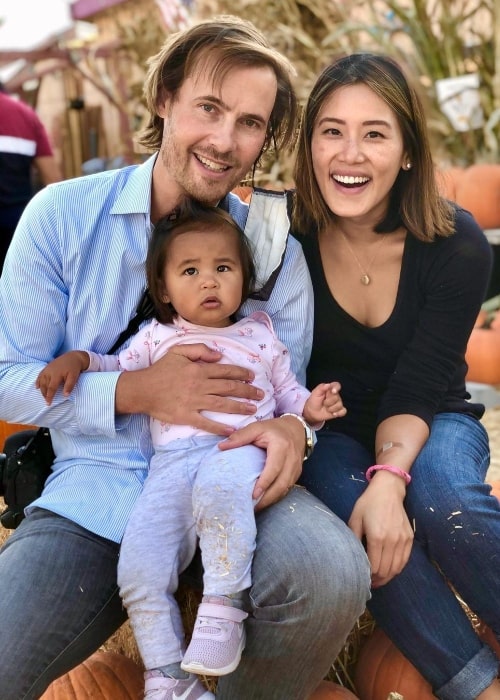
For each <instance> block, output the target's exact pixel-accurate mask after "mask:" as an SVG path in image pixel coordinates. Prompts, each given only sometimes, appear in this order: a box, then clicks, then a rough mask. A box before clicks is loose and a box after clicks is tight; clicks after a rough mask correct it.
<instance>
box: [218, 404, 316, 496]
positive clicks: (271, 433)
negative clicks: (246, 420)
mask: <svg viewBox="0 0 500 700" xmlns="http://www.w3.org/2000/svg"><path fill="white" fill-rule="evenodd" d="M242 445H256V446H257V447H262V449H264V450H266V451H267V458H266V464H265V466H264V469H263V471H262V474H261V475H260V476H259V478H258V479H257V482H256V484H255V489H254V492H253V498H254V499H260V500H259V503H258V506H257V510H261V509H262V508H266V507H267V506H269V505H271V503H275V502H276V501H279V500H281V499H282V498H283V497H284V496H286V495H287V493H288V492H289V491H290V489H291V488H292V486H293V485H294V484H295V482H296V481H297V479H298V478H299V476H300V475H301V473H302V463H303V461H304V450H305V435H304V428H303V426H302V425H301V423H300V421H298V420H297V419H296V418H293V417H292V416H286V417H283V418H273V419H271V420H265V421H255V422H254V423H251V424H250V425H246V426H245V427H244V428H241V429H240V430H236V431H235V432H233V434H232V435H231V436H230V437H228V439H227V440H224V441H223V442H220V443H219V448H220V449H221V450H231V449H233V448H234V447H241V446H242Z"/></svg>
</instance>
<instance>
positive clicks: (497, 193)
mask: <svg viewBox="0 0 500 700" xmlns="http://www.w3.org/2000/svg"><path fill="white" fill-rule="evenodd" d="M455 201H456V202H458V204H460V206H462V207H463V208H464V209H468V210H469V211H470V212H471V213H472V214H473V215H474V218H475V219H476V221H477V222H478V224H479V225H480V226H481V228H483V229H488V228H498V227H499V226H500V207H499V206H498V202H500V164H497V163H476V164H474V165H470V166H469V167H468V168H465V170H464V172H463V175H462V177H460V178H459V180H458V182H457V185H456V191H455Z"/></svg>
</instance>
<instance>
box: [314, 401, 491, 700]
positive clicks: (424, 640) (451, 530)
mask: <svg viewBox="0 0 500 700" xmlns="http://www.w3.org/2000/svg"><path fill="white" fill-rule="evenodd" d="M371 464H373V455H372V454H370V453H369V452H367V450H366V449H365V448H364V447H362V446H361V445H360V444H359V443H357V442H356V441H355V440H353V439H352V438H350V437H347V436H345V435H341V434H338V433H334V432H328V431H323V432H321V433H320V434H319V440H318V444H317V445H316V448H315V450H314V454H313V456H312V458H311V459H310V460H308V461H307V462H306V464H305V467H304V472H303V476H302V479H301V483H303V484H304V485H305V486H306V487H307V488H308V489H309V490H310V491H311V492H312V493H314V494H315V495H316V496H318V497H319V498H320V499H321V500H322V501H323V502H324V503H326V504H327V505H328V506H329V508H331V509H332V510H333V511H334V512H335V513H337V514H338V515H339V516H340V517H341V518H342V519H343V520H344V521H346V522H347V521H348V520H349V516H350V514H351V511H352V509H353V506H354V504H355V502H356V500H357V499H358V497H359V496H360V494H361V493H362V492H363V490H364V489H365V488H366V486H367V482H366V480H365V478H364V473H365V472H366V469H367V468H368V467H369V466H370V465H371ZM488 464H489V447H488V438H487V435H486V431H485V430H484V427H483V426H482V425H481V423H479V422H478V421H477V420H476V419H475V418H472V417H469V416H465V415H460V414H454V413H446V414H438V415H437V416H436V417H435V419H434V423H433V426H432V431H431V435H430V437H429V440H428V442H427V443H426V445H425V447H424V449H423V450H422V451H421V453H420V455H419V456H418V458H417V460H416V461H415V463H414V465H413V467H412V470H411V476H412V482H411V484H410V485H409V487H408V490H407V496H406V501H405V507H406V511H407V513H408V517H409V519H410V522H411V523H412V524H413V526H414V529H415V540H414V544H413V548H412V553H411V557H410V559H409V561H408V563H407V565H406V567H405V568H404V570H403V571H402V573H401V574H399V576H396V577H395V578H394V579H393V580H392V581H390V582H389V583H388V584H386V585H385V586H383V587H381V588H379V589H374V590H373V591H372V599H371V601H370V602H369V604H368V608H369V609H370V611H371V612H372V614H373V616H374V618H375V620H376V621H377V623H378V625H379V626H380V627H382V628H383V629H384V630H385V632H386V633H387V634H388V636H389V637H390V638H391V639H392V640H393V642H394V643H395V644H396V645H397V646H398V647H399V649H400V650H401V651H402V652H403V653H404V655H405V656H406V657H407V658H408V659H409V660H410V661H411V662H412V663H413V664H414V666H416V667H417V668H418V669H419V671H420V672H421V673H422V675H423V676H424V677H425V678H426V679H427V680H428V681H429V682H430V684H431V685H432V688H433V692H434V694H435V695H436V696H437V697H438V698H442V699H443V700H473V699H474V698H476V697H477V695H478V694H479V693H480V692H482V691H483V690H484V689H485V688H487V687H488V686H489V685H490V684H491V682H492V681H493V679H494V678H495V677H496V675H497V672H498V659H497V658H496V656H495V655H494V654H493V652H492V651H491V649H490V648H489V647H488V646H486V645H484V644H483V643H482V642H481V641H480V639H479V637H478V636H477V635H476V633H475V632H474V630H473V628H472V626H471V623H470V621H469V618H468V617H467V615H466V614H465V613H464V611H463V609H462V607H461V606H460V604H459V603H458V601H457V598H456V596H455V595H454V593H453V592H452V590H451V588H450V587H449V585H448V583H447V581H449V582H450V583H451V584H452V585H453V586H454V587H455V589H456V591H457V592H458V593H459V594H460V596H461V597H462V599H463V600H464V601H465V602H466V603H467V604H468V605H469V607H470V608H471V610H473V611H474V612H475V613H476V614H477V615H478V616H479V618H480V619H481V620H482V621H483V622H485V623H486V624H487V625H488V626H489V627H491V629H492V630H493V631H494V632H496V635H497V637H498V636H499V635H500V507H499V503H498V500H497V499H496V498H494V497H493V496H491V495H490V487H489V486H487V485H486V484H484V478H485V475H486V471H487V468H488ZM436 565H437V566H436Z"/></svg>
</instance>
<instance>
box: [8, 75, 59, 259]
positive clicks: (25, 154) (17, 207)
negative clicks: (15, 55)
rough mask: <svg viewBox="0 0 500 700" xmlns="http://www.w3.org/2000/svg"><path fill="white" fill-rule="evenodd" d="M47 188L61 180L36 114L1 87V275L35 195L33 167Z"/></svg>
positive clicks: (43, 129)
mask: <svg viewBox="0 0 500 700" xmlns="http://www.w3.org/2000/svg"><path fill="white" fill-rule="evenodd" d="M33 166H34V167H35V169H36V171H37V173H38V176H39V178H40V181H41V182H42V184H44V185H48V184H49V183H51V182H58V181H59V180H61V179H62V177H61V172H60V169H59V165H58V164H57V162H56V160H55V158H54V155H53V153H52V147H51V145H50V142H49V137H48V135H47V132H46V131H45V127H44V125H43V124H42V122H41V121H40V119H39V118H38V115H37V114H36V112H35V111H34V110H33V109H31V107H29V106H28V105H26V104H24V103H23V102H21V101H20V100H16V99H14V98H13V97H11V96H10V95H8V94H7V93H6V91H5V88H4V86H3V84H2V83H0V173H1V177H0V272H1V269H2V265H3V261H4V259H5V254H6V253H7V248H8V247H9V244H10V241H11V238H12V235H13V233H14V230H15V228H16V226H17V222H18V221H19V218H20V216H21V214H22V213H23V210H24V208H25V206H26V204H27V203H28V202H29V200H30V199H31V197H32V195H33V188H32V167H33Z"/></svg>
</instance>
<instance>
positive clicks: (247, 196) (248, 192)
mask: <svg viewBox="0 0 500 700" xmlns="http://www.w3.org/2000/svg"><path fill="white" fill-rule="evenodd" d="M232 191H233V192H234V194H236V195H238V197H239V198H240V199H241V201H242V202H249V201H250V200H251V198H252V193H253V187H250V185H238V186H237V187H235V188H234V189H233V190H232Z"/></svg>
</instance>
